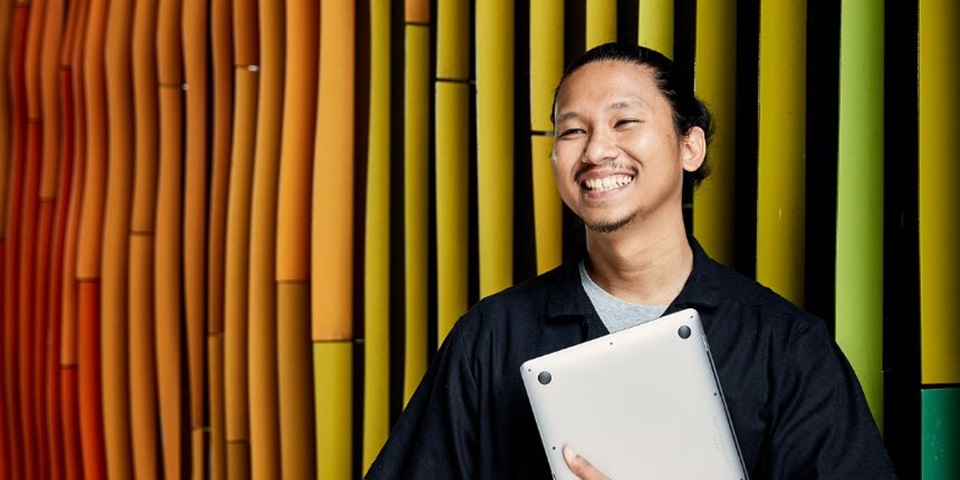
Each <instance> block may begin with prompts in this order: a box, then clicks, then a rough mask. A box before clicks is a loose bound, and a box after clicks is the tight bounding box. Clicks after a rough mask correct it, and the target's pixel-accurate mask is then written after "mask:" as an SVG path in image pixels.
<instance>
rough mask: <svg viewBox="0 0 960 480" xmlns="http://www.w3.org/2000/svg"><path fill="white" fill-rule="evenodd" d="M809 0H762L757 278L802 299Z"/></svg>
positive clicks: (799, 300) (797, 298)
mask: <svg viewBox="0 0 960 480" xmlns="http://www.w3.org/2000/svg"><path fill="white" fill-rule="evenodd" d="M806 12H807V2H806V0H790V1H773V0H761V2H760V79H759V80H760V112H759V116H760V120H759V124H760V132H759V137H760V146H759V167H758V168H759V172H758V174H757V177H758V178H757V184H758V194H757V203H758V205H757V280H758V281H760V282H761V283H763V284H764V285H767V286H769V287H770V288H772V289H773V290H775V291H777V293H779V294H781V295H783V296H784V297H786V298H787V299H788V300H790V301H792V302H794V303H796V304H798V305H799V304H802V303H803V295H804V293H803V278H804V264H803V251H804V236H803V222H804V214H805V212H804V185H805V184H806V181H805V173H804V172H805V170H804V152H805V143H804V142H805V136H806V133H805V132H806V120H805V119H806V106H805V103H806V91H805V90H804V88H803V85H804V82H805V80H806V53H805V51H806V40H807V34H806V18H807V17H806Z"/></svg>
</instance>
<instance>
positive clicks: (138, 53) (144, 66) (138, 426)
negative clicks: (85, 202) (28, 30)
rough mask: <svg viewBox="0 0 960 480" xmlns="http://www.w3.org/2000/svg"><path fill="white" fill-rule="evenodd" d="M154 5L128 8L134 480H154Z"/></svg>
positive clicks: (141, 1)
mask: <svg viewBox="0 0 960 480" xmlns="http://www.w3.org/2000/svg"><path fill="white" fill-rule="evenodd" d="M156 40H157V2H156V0H138V1H137V2H136V5H135V7H134V17H133V38H132V52H133V53H132V54H133V56H134V58H136V59H137V61H136V62H133V65H132V68H133V106H134V110H135V112H136V113H135V116H136V119H137V120H136V122H135V127H136V133H135V138H136V142H135V145H134V165H135V166H134V169H133V170H134V179H133V201H132V206H131V215H130V232H129V234H130V274H129V275H130V277H129V279H130V287H129V288H130V304H129V308H130V351H129V352H130V410H131V412H130V413H131V418H130V427H131V436H132V442H133V443H132V445H131V446H132V448H133V450H134V452H136V455H134V456H133V471H134V476H135V478H138V479H144V480H151V479H156V478H157V477H158V472H159V467H160V459H159V458H158V455H157V451H158V447H159V445H158V443H159V442H158V438H159V432H158V429H157V426H156V424H157V415H158V410H157V408H158V407H157V368H158V367H157V362H156V360H157V354H156V336H155V334H154V328H155V326H154V325H155V322H154V319H155V310H154V271H155V270H154V266H153V265H154V238H155V235H154V232H155V231H154V225H155V222H156V216H155V211H156V200H157V157H158V152H159V109H160V105H159V95H158V92H157V81H158V77H157V49H156V45H157V43H156Z"/></svg>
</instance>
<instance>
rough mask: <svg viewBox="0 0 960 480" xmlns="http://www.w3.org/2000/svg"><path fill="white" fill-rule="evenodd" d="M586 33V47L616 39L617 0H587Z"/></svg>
mask: <svg viewBox="0 0 960 480" xmlns="http://www.w3.org/2000/svg"><path fill="white" fill-rule="evenodd" d="M646 2H647V0H644V1H643V2H640V3H641V4H643V3H646ZM641 8H643V7H641ZM586 33H587V36H586V39H587V45H586V46H587V49H590V48H593V47H596V46H597V45H600V44H603V43H607V42H612V41H615V40H616V39H617V0H593V1H590V2H587V32H586Z"/></svg>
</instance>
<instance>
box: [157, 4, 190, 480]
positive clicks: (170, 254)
mask: <svg viewBox="0 0 960 480" xmlns="http://www.w3.org/2000/svg"><path fill="white" fill-rule="evenodd" d="M181 7H182V5H181V0H160V3H159V10H158V24H157V78H158V80H159V97H160V104H159V106H160V137H159V140H160V143H159V146H160V148H159V152H160V155H159V165H158V168H159V170H158V172H157V173H158V179H157V204H156V205H157V209H156V233H155V235H156V244H155V250H154V269H155V272H156V273H155V275H156V276H155V278H156V283H155V285H154V287H155V288H156V293H155V303H154V307H155V309H156V317H155V318H156V324H155V325H156V327H155V328H156V341H157V376H158V387H159V389H158V391H159V393H160V398H159V400H160V403H159V406H160V426H161V438H163V447H162V448H163V462H164V469H163V471H164V473H165V474H166V475H168V476H171V477H176V478H183V477H186V475H187V462H186V460H185V459H184V453H185V451H186V443H185V442H186V439H185V436H186V434H185V431H184V426H185V423H186V422H189V417H188V416H186V417H185V415H184V411H183V408H184V407H183V405H184V401H185V399H186V398H187V397H186V395H187V394H188V392H184V382H183V380H182V379H181V377H180V372H182V371H183V366H182V365H183V364H182V360H181V359H182V358H183V357H184V355H183V354H182V352H181V345H182V341H183V335H184V332H183V329H184V325H183V318H182V316H181V315H182V313H181V311H182V310H181V309H182V308H183V295H182V293H181V292H182V291H183V290H182V289H183V282H182V281H181V278H182V277H181V274H182V272H181V266H182V264H181V261H182V258H181V254H182V251H183V249H182V248H181V242H182V241H183V237H182V234H181V232H182V227H181V213H182V206H183V199H182V195H183V185H182V176H183V154H184V152H183V134H182V132H183V123H184V122H183V63H182V62H183V57H182V53H181V37H180V24H181V23H180V22H181V20H180V14H181ZM187 415H189V412H187Z"/></svg>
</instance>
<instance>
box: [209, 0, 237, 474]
mask: <svg viewBox="0 0 960 480" xmlns="http://www.w3.org/2000/svg"><path fill="white" fill-rule="evenodd" d="M231 4H232V2H231V1H230V0H213V1H212V2H211V4H210V34H211V37H210V47H211V58H210V60H211V64H212V67H213V70H212V75H213V77H212V80H213V89H212V94H213V112H212V113H213V123H212V125H213V130H212V132H211V135H212V138H211V140H212V144H211V148H210V151H211V153H212V156H213V159H212V163H213V165H212V168H211V176H210V210H209V211H210V219H209V226H208V231H209V236H208V238H207V242H208V243H207V378H208V380H207V390H208V392H209V400H208V401H209V403H208V411H209V413H208V418H207V424H208V427H207V428H208V429H209V441H208V446H209V447H208V448H209V455H210V460H209V464H210V470H211V476H212V478H214V479H216V480H219V479H223V478H227V475H228V468H227V431H226V430H227V427H226V416H225V409H226V406H225V402H226V400H225V398H224V389H225V388H228V386H227V384H226V382H225V380H224V369H225V368H226V366H225V364H224V358H225V353H224V331H223V324H224V318H223V316H224V308H225V305H224V288H225V287H224V281H225V277H224V268H225V266H224V262H225V259H224V256H225V254H224V249H225V239H224V237H225V235H226V222H227V194H228V193H227V192H228V188H229V183H228V182H229V175H230V168H231V167H230V165H231V161H230V143H231V140H230V139H231V135H232V128H233V118H232V117H233V109H234V107H233V101H234V100H233V91H234V89H233V26H232V22H233V19H232V17H233V12H232V5H231Z"/></svg>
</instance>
